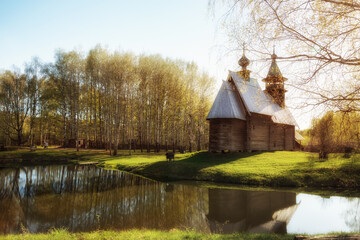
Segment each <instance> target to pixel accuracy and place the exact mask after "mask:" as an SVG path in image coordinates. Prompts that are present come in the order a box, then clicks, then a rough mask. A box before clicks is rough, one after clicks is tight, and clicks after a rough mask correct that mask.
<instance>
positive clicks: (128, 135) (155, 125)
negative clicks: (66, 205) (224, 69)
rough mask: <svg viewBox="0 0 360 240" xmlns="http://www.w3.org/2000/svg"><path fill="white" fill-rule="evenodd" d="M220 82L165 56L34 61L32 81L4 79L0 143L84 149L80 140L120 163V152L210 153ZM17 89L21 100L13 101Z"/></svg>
mask: <svg viewBox="0 0 360 240" xmlns="http://www.w3.org/2000/svg"><path fill="white" fill-rule="evenodd" d="M212 81H213V80H212V79H211V78H210V77H209V76H208V75H207V74H206V73H201V72H199V70H198V67H197V66H196V65H195V64H194V63H187V62H183V61H179V60H171V59H164V58H163V57H161V56H159V55H140V56H135V55H134V54H132V53H123V52H118V51H115V52H113V53H111V52H109V51H107V50H106V49H103V48H101V47H100V46H96V47H95V48H94V49H91V50H90V51H89V53H88V54H87V55H85V56H84V55H82V54H81V53H79V52H76V51H70V52H66V51H62V50H59V51H57V52H56V54H55V62H54V63H47V64H42V63H40V62H39V61H38V60H37V59H34V60H33V61H32V62H31V63H29V64H28V65H27V68H26V70H25V73H24V74H16V73H12V72H5V73H3V74H0V86H1V89H0V90H1V92H0V93H1V96H0V100H1V101H0V108H1V112H0V117H1V118H2V119H3V121H2V122H3V125H4V126H3V127H2V129H1V130H2V131H1V133H0V136H2V137H3V139H4V140H3V144H6V145H10V144H12V143H14V141H13V140H11V139H13V138H14V136H18V138H19V139H20V138H21V139H20V140H18V141H17V144H18V145H20V144H27V145H42V144H44V142H49V143H50V144H56V145H62V146H73V147H75V146H76V147H77V148H79V147H80V144H79V142H78V141H75V140H76V139H83V143H81V144H82V145H86V146H87V147H91V148H106V149H107V150H109V153H111V154H114V155H116V154H117V149H118V148H119V147H120V148H121V149H124V148H127V149H129V153H131V150H133V149H134V148H141V149H147V151H150V149H155V150H156V151H160V148H162V149H168V148H172V149H174V150H175V149H176V148H187V149H197V150H200V149H204V148H205V145H206V144H207V138H208V125H207V123H206V120H205V118H206V114H207V112H208V111H209V108H210V101H209V100H210V97H211V94H212V87H211V83H212ZM17 83H18V85H19V84H20V85H21V86H20V85H19V87H17V88H16V89H17V90H16V89H15V90H16V91H18V94H17V95H14V94H11V93H12V92H14V91H15V90H14V89H13V88H14V87H16V86H18V85H16V84H17ZM16 91H15V93H16ZM14 97H17V98H18V100H16V101H15V103H18V105H14V104H13V102H14V100H13V98H14ZM15 108H18V109H20V110H17V109H15ZM15 119H16V120H17V119H19V121H18V122H16V121H14V120H15ZM15 123H16V124H17V125H16V126H13V125H14V124H15ZM15 140H16V139H15Z"/></svg>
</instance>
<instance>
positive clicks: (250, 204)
mask: <svg viewBox="0 0 360 240" xmlns="http://www.w3.org/2000/svg"><path fill="white" fill-rule="evenodd" d="M296 208H297V205H296V194H295V193H288V192H269V191H245V190H233V189H231V190H228V189H209V188H203V187H197V186H193V185H185V184H169V183H168V184H166V183H161V182H156V181H151V180H148V179H144V178H140V177H137V176H134V175H130V174H127V173H123V172H118V171H106V170H103V169H99V168H96V167H93V166H87V167H80V166H48V167H29V168H22V169H2V170H0V213H1V214H0V233H5V234H7V233H19V232H21V229H23V228H24V227H25V228H26V229H28V230H29V231H30V232H46V231H48V230H49V229H51V228H66V229H68V230H69V231H71V232H79V231H92V230H96V229H99V228H100V229H116V230H124V229H132V228H146V229H162V230H170V229H173V228H179V229H195V230H197V231H201V232H207V233H210V232H213V233H234V232H274V233H285V232H286V224H287V223H288V222H289V220H290V219H291V216H292V214H293V213H294V211H296Z"/></svg>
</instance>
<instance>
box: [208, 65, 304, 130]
mask: <svg viewBox="0 0 360 240" xmlns="http://www.w3.org/2000/svg"><path fill="white" fill-rule="evenodd" d="M230 82H233V83H234V85H235V87H234V89H233V88H232V87H231V85H230ZM223 89H225V91H227V93H228V96H225V94H224V91H223ZM236 92H238V93H239V95H238V96H237V94H236ZM239 96H240V97H239ZM240 101H242V102H243V105H242V104H241V103H240ZM229 102H230V103H229ZM242 106H244V107H245V109H243V108H244V107H242ZM246 111H249V112H250V113H258V114H263V115H268V116H271V119H272V120H273V122H275V123H280V124H287V125H294V126H298V125H297V123H296V121H295V119H294V117H293V116H292V114H291V112H290V111H289V109H287V108H286V107H285V108H281V107H280V106H279V105H278V104H277V103H276V102H275V101H274V99H273V98H272V97H271V96H270V95H269V94H267V93H265V92H264V91H262V90H261V87H260V85H259V83H258V82H257V81H256V80H255V79H252V78H250V79H249V80H245V79H244V78H242V77H241V75H240V74H239V72H232V71H229V75H228V78H227V81H226V82H224V83H223V85H222V86H221V89H220V91H219V93H218V95H217V97H216V99H215V102H214V104H213V106H212V108H211V110H210V112H209V114H208V116H207V118H206V119H213V118H237V119H242V120H245V119H244V118H245V112H246Z"/></svg>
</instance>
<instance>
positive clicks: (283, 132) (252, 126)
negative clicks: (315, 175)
mask: <svg viewBox="0 0 360 240" xmlns="http://www.w3.org/2000/svg"><path fill="white" fill-rule="evenodd" d="M209 137H210V141H209V143H210V151H222V150H229V151H233V152H235V151H236V152H237V151H249V152H251V151H281V150H287V151H292V150H294V149H295V126H291V125H285V124H276V123H274V122H273V121H272V120H271V117H270V116H266V115H260V114H254V113H252V114H251V117H250V118H249V119H248V120H247V121H243V120H239V119H210V136H209Z"/></svg>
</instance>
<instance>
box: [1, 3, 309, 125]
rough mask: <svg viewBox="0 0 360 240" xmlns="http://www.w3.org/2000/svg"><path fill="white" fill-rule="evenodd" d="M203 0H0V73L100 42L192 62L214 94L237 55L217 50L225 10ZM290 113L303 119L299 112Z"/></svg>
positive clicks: (223, 44) (222, 41)
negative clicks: (206, 75)
mask: <svg viewBox="0 0 360 240" xmlns="http://www.w3.org/2000/svg"><path fill="white" fill-rule="evenodd" d="M208 2H209V1H208V0H131V1H129V0H127V1H125V0H106V1H104V0H103V1H99V0H76V1H74V0H62V1H51V0H49V1H45V0H31V1H30V0H0V71H1V70H5V69H12V68H14V67H18V68H20V69H22V68H23V66H24V63H25V62H30V61H31V58H32V57H34V56H37V57H39V58H40V60H42V61H43V62H53V60H54V53H55V51H56V50H57V49H62V50H66V51H71V50H78V51H81V52H83V53H84V54H86V53H87V52H88V51H89V50H90V49H91V48H93V47H95V46H96V45H97V44H100V45H101V46H102V47H105V48H108V49H109V50H111V51H113V50H120V51H130V52H133V53H135V54H142V53H144V54H161V55H162V56H163V57H169V58H172V59H182V60H185V61H193V62H195V63H196V64H197V65H198V66H199V67H200V70H203V71H206V72H208V73H209V74H210V76H212V77H214V79H215V82H214V87H215V89H216V91H217V89H218V88H219V87H220V85H221V81H222V80H224V79H226V77H227V74H228V70H238V68H239V66H238V65H237V61H238V59H239V58H240V57H241V56H237V55H236V54H235V55H234V54H232V55H231V54H224V52H223V51H222V50H221V49H224V48H226V45H227V37H226V34H225V33H224V31H222V27H221V21H220V19H221V17H222V16H223V14H224V12H225V8H224V9H217V11H216V14H214V12H213V11H212V10H209V7H208ZM218 7H219V5H218ZM238 53H239V55H241V53H242V52H241V51H239V52H238ZM269 65H270V63H269ZM280 67H281V66H280ZM250 68H251V65H250ZM250 70H252V71H255V72H256V71H257V70H258V69H250ZM263 72H264V71H263ZM265 74H266V73H265ZM263 77H265V76H263ZM258 80H259V79H258ZM294 115H295V118H297V117H299V118H302V117H303V114H302V113H301V112H300V111H297V112H296V111H295V112H294ZM304 119H308V120H304ZM309 119H311V118H309V117H307V118H303V119H300V121H298V124H299V126H300V128H302V129H304V128H307V127H309V125H310V120H309Z"/></svg>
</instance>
